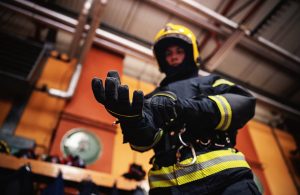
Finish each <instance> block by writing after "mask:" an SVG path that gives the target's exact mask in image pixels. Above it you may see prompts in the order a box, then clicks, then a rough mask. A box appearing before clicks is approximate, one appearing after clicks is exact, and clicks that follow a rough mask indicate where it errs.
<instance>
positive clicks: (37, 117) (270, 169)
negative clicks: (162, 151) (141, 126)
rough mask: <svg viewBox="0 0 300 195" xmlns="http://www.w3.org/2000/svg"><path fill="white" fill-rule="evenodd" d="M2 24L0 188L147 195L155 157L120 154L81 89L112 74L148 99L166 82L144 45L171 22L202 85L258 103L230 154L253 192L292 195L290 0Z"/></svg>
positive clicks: (90, 2)
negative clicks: (16, 179) (193, 44)
mask: <svg viewBox="0 0 300 195" xmlns="http://www.w3.org/2000/svg"><path fill="white" fill-rule="evenodd" d="M0 23H1V25H0V144H1V145H0V146H1V147H0V149H1V153H0V159H1V160H0V180H1V181H3V180H7V178H13V175H16V174H17V173H18V174H21V171H22V170H23V172H24V170H25V172H26V171H27V172H29V173H30V176H28V175H27V177H30V181H31V184H30V185H32V186H33V188H34V189H31V190H33V191H34V192H35V194H41V193H42V192H43V191H44V190H45V189H47V187H48V186H50V185H52V184H53V183H54V182H57V181H58V180H59V179H60V180H59V181H60V182H62V183H63V186H64V187H62V188H61V190H62V191H63V193H64V194H79V192H82V186H84V184H85V182H92V183H93V185H94V187H95V189H97V191H98V192H99V194H113V193H119V194H134V193H136V191H137V190H141V189H142V191H143V193H144V194H147V191H148V190H149V186H148V184H147V171H148V170H149V169H150V168H151V165H150V164H149V159H150V158H151V157H152V156H153V152H152V151H148V152H145V153H138V152H135V151H133V150H131V148H130V146H129V144H123V136H122V132H121V129H120V126H119V125H115V124H113V122H114V121H115V118H114V117H112V116H111V115H109V114H108V113H107V112H106V110H105V108H104V107H103V106H101V105H100V104H99V103H98V102H97V101H96V100H95V98H94V95H93V92H92V88H91V80H92V79H93V78H94V77H99V78H101V79H105V77H106V75H107V72H108V71H110V70H116V71H118V72H119V74H120V77H121V81H122V83H126V84H127V85H128V86H129V89H130V95H131V96H132V92H133V91H134V90H142V91H143V92H144V94H147V93H150V92H151V91H152V90H154V89H155V87H156V86H158V85H159V83H160V81H161V80H162V79H163V78H164V76H165V75H164V74H163V73H161V72H160V71H159V67H158V65H157V62H156V60H155V58H154V56H153V52H152V46H153V41H154V37H155V35H156V33H157V32H158V31H159V30H160V29H162V28H163V27H164V26H165V25H166V24H167V23H173V24H180V25H184V26H186V27H188V28H189V29H191V30H192V31H193V32H194V33H195V35H196V38H197V42H198V48H199V53H200V55H201V60H202V62H201V66H200V70H199V75H200V76H207V75H209V74H211V73H213V74H218V75H221V76H222V77H223V78H226V79H227V80H229V81H231V82H233V83H235V84H237V85H240V86H242V87H244V88H246V89H248V90H249V91H250V92H251V94H252V95H253V96H255V97H256V108H255V116H254V117H253V118H252V119H251V120H250V121H249V122H248V123H247V124H246V125H245V126H244V127H243V128H242V129H240V130H239V131H238V132H239V133H238V137H237V140H238V141H237V145H236V148H237V149H238V150H239V151H242V152H243V153H244V154H245V157H246V160H247V162H248V163H249V165H250V167H251V168H252V170H253V172H254V173H255V180H256V182H257V185H258V186H259V189H260V190H261V191H262V193H263V194H266V195H277V194H278V195H281V194H289V195H293V194H295V195H296V194H300V36H299V35H300V2H299V1H297V0H244V1H242V0H77V1H74V0H2V1H0ZM133 168H134V169H137V170H138V171H139V173H141V174H142V176H141V175H139V177H138V178H136V177H134V176H132V175H130V174H132V169H133ZM23 172H22V173H23ZM128 175H129V177H128ZM24 177H25V176H24ZM130 177H131V178H130ZM25 180H26V181H27V182H28V181H29V179H25ZM28 185H29V184H28ZM20 186H21V184H20V185H19V187H20ZM1 189H2V186H1ZM23 190H24V191H23V193H25V192H27V191H26V190H29V189H23ZM14 192H17V190H16V189H14V190H12V191H11V193H10V194H14ZM7 193H8V192H7ZM8 194H9V193H8Z"/></svg>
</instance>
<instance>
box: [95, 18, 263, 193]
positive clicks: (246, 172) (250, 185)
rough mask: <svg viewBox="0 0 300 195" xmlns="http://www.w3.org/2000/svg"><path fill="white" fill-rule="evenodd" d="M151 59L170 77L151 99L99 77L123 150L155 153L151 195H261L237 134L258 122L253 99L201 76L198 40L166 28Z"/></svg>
mask: <svg viewBox="0 0 300 195" xmlns="http://www.w3.org/2000/svg"><path fill="white" fill-rule="evenodd" d="M153 52H154V55H155V57H156V59H157V62H158V64H159V68H160V70H161V72H163V73H165V74H166V77H165V78H164V79H163V80H162V81H161V83H160V86H159V87H157V88H156V89H155V90H154V91H153V92H152V93H150V94H148V95H145V96H144V94H143V92H142V91H138V90H137V91H134V93H133V99H132V103H131V102H130V100H129V92H128V91H129V90H128V86H127V85H122V84H121V83H120V78H119V75H118V73H117V72H115V71H110V72H109V73H108V75H107V78H106V80H105V86H103V82H102V80H101V79H98V78H94V79H93V81H92V89H93V92H94V95H95V98H96V100H97V101H98V102H99V103H101V104H103V105H104V106H105V108H106V110H107V111H108V112H109V113H110V114H111V115H112V116H114V117H116V118H117V119H118V121H119V122H120V125H121V129H122V133H123V137H124V143H127V142H129V144H130V146H131V148H132V149H133V150H136V151H139V152H144V151H147V150H150V149H153V150H154V153H155V155H154V157H153V158H152V159H151V163H152V164H153V167H152V169H151V170H150V171H149V173H148V176H149V184H150V194H164V195H167V194H224V195H225V194H260V193H259V191H258V189H257V187H256V185H255V183H254V181H253V174H252V171H251V169H250V167H249V165H248V163H247V162H246V160H245V157H244V155H243V154H242V153H241V152H239V151H238V150H237V149H235V148H234V146H235V144H236V135H237V130H238V129H240V128H242V127H243V126H244V125H245V123H246V122H247V121H248V120H250V119H251V118H252V117H253V115H254V110H255V98H254V97H253V96H252V95H251V94H250V93H248V92H247V91H246V90H245V89H243V88H242V87H240V86H238V85H235V84H234V83H232V82H230V81H228V80H225V79H222V78H221V77H220V76H218V75H213V74H210V75H209V76H199V75H198V68H199V65H200V57H199V52H198V48H197V43H196V37H195V35H194V34H193V33H192V32H191V31H190V30H189V29H188V28H186V27H184V26H181V25H174V24H171V23H169V24H167V25H166V26H165V28H163V29H161V30H160V31H159V32H158V34H157V35H156V37H155V41H154V46H153Z"/></svg>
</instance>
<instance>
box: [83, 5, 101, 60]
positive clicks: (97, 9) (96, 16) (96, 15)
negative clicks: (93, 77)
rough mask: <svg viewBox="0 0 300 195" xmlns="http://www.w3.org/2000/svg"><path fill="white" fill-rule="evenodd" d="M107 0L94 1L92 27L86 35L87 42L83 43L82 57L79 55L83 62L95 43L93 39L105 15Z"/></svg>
mask: <svg viewBox="0 0 300 195" xmlns="http://www.w3.org/2000/svg"><path fill="white" fill-rule="evenodd" d="M106 3H107V2H106V0H95V1H94V4H93V6H94V10H93V13H92V21H91V24H90V28H89V31H88V34H87V36H86V39H85V43H84V44H83V48H82V51H81V53H80V57H79V63H80V64H82V63H83V61H84V59H85V57H86V54H87V52H88V51H89V49H90V48H91V46H92V43H93V39H94V37H95V34H96V29H97V28H98V27H99V24H100V20H101V18H102V16H103V12H104V6H105V5H106Z"/></svg>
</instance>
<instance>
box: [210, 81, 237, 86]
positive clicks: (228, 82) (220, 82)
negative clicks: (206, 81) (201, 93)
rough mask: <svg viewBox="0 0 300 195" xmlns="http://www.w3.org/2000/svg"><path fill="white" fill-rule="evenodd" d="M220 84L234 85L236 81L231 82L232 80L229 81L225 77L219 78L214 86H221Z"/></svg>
mask: <svg viewBox="0 0 300 195" xmlns="http://www.w3.org/2000/svg"><path fill="white" fill-rule="evenodd" d="M219 85H230V86H232V85H234V83H233V82H230V81H228V80H225V79H218V80H216V81H215V82H214V83H213V85H212V86H213V87H217V86H219Z"/></svg>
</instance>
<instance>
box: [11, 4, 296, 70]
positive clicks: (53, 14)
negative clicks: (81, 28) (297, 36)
mask: <svg viewBox="0 0 300 195" xmlns="http://www.w3.org/2000/svg"><path fill="white" fill-rule="evenodd" d="M15 1H16V2H18V3H19V4H20V5H24V6H27V7H30V8H32V9H34V10H35V11H36V12H39V13H40V12H42V13H43V14H45V15H47V16H49V17H51V18H54V19H56V20H59V21H62V22H63V23H65V24H68V25H70V26H73V27H74V26H76V25H77V23H78V22H77V20H75V19H73V18H70V17H67V16H64V15H62V14H59V13H57V12H54V11H52V10H49V9H46V8H44V7H42V6H39V5H36V4H34V3H31V2H28V1H22V0H15ZM146 2H147V3H151V4H153V5H156V6H158V7H160V8H162V9H165V10H167V11H169V12H171V13H174V14H176V15H180V16H181V17H184V18H185V19H188V20H190V21H192V22H193V23H195V24H197V25H200V26H202V27H204V28H206V29H208V30H210V31H213V32H216V33H218V34H222V35H226V36H227V33H226V32H223V31H221V30H220V29H219V28H217V27H215V26H213V25H212V24H209V23H205V22H203V21H202V20H199V18H198V17H196V16H195V14H193V13H192V12H191V13H188V14H186V13H185V12H184V11H182V8H181V7H180V8H178V7H176V4H175V3H174V2H173V1H170V0H165V1H163V2H161V1H146ZM182 2H184V3H186V2H194V4H196V5H198V3H197V2H195V1H192V0H188V1H186V2H185V0H183V1H182ZM199 6H201V7H204V6H202V5H201V4H199ZM204 8H205V9H204V10H209V12H207V14H206V15H207V16H209V14H210V13H213V14H215V15H216V18H223V20H224V21H230V20H229V19H224V18H225V17H224V16H222V15H220V14H218V13H215V12H214V11H212V10H210V9H208V8H206V7H204ZM198 11H201V10H198ZM211 18H213V17H211ZM213 19H214V18H213ZM216 20H217V19H216ZM223 20H219V21H220V22H221V21H223ZM217 21H218V20H217ZM231 23H234V22H232V21H231ZM231 23H229V24H228V25H229V26H231V25H230V24H231ZM234 26H236V27H238V24H237V23H234V25H232V27H234ZM245 33H246V35H247V38H249V40H251V41H252V42H254V43H258V44H259V45H261V46H263V47H265V48H267V49H270V50H272V51H274V52H276V53H277V54H279V55H281V56H284V57H285V58H287V59H290V60H292V61H293V62H296V63H298V64H300V59H299V58H298V57H296V56H295V55H293V54H291V53H290V52H288V51H286V50H285V49H282V48H281V49H276V47H273V45H274V44H272V43H271V42H270V41H268V40H266V39H264V38H262V37H258V38H254V37H251V36H249V35H250V31H248V30H246V32H245ZM262 39H263V40H264V41H261V40H262ZM243 46H246V47H247V48H248V49H251V48H250V47H248V46H247V44H243ZM279 48H280V47H279ZM251 50H252V51H254V52H256V53H257V54H258V55H261V54H260V53H261V52H257V51H258V49H251ZM282 51H285V52H282ZM286 53H289V54H286ZM270 60H273V59H270ZM274 62H276V61H274ZM276 63H277V62H276ZM289 68H290V67H289ZM290 69H291V70H292V71H294V72H300V70H299V71H295V68H290Z"/></svg>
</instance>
